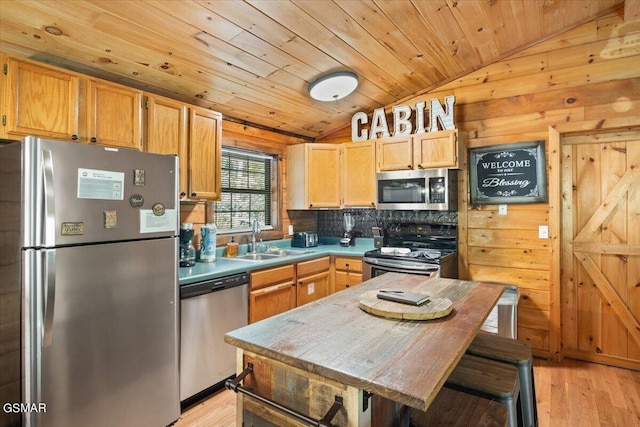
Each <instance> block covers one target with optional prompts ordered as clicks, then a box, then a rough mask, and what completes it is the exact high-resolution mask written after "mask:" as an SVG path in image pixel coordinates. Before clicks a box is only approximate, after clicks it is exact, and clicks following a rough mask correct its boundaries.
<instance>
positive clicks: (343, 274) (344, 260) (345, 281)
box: [333, 256, 362, 292]
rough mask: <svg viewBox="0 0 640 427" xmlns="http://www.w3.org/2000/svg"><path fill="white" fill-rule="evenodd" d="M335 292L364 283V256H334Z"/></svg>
mask: <svg viewBox="0 0 640 427" xmlns="http://www.w3.org/2000/svg"><path fill="white" fill-rule="evenodd" d="M333 265H334V274H335V280H334V290H333V291H334V292H339V291H342V290H344V289H347V288H349V287H351V286H354V285H357V284H359V283H362V258H360V257H338V256H336V257H334V260H333Z"/></svg>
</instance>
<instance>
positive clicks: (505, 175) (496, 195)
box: [469, 141, 547, 204]
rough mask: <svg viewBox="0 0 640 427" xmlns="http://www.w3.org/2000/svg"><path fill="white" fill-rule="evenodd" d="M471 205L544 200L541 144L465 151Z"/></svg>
mask: <svg viewBox="0 0 640 427" xmlns="http://www.w3.org/2000/svg"><path fill="white" fill-rule="evenodd" d="M469 178H470V179H469V181H470V183H471V203H472V204H508V203H540V202H546V201H547V174H546V161H545V156H544V141H527V142H518V143H514V144H504V145H492V146H490V147H480V148H470V149H469Z"/></svg>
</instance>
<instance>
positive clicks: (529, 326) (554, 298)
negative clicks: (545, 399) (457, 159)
mask: <svg viewBox="0 0 640 427" xmlns="http://www.w3.org/2000/svg"><path fill="white" fill-rule="evenodd" d="M639 26H640V21H638V20H636V21H627V22H625V21H624V11H623V9H622V8H621V9H620V10H618V11H617V12H614V13H611V14H609V15H607V16H605V17H602V18H600V19H597V20H595V21H592V22H589V23H586V24H584V25H582V26H580V27H578V28H576V29H574V30H571V31H568V32H566V33H563V34H561V35H560V36H558V37H554V38H552V39H549V40H547V41H545V42H542V43H540V44H538V45H535V46H532V47H530V48H528V49H526V50H524V51H522V52H520V53H518V54H516V55H513V56H510V57H507V58H504V59H503V60H501V61H499V62H497V63H494V64H491V65H488V66H486V67H484V68H482V69H479V70H477V71H476V72H474V73H472V74H468V75H466V76H463V77H461V78H459V79H456V80H455V81H452V82H450V83H448V84H446V85H444V86H442V87H440V88H438V89H437V91H432V92H426V93H424V94H421V95H420V96H416V97H414V98H411V99H408V100H405V101H403V102H400V103H398V104H397V105H410V106H413V105H414V104H415V103H416V102H418V101H423V100H425V101H428V100H429V99H432V98H438V99H439V100H440V102H443V99H444V97H445V96H449V95H455V97H456V101H455V124H456V126H457V127H458V128H459V129H461V130H462V131H464V132H465V133H466V135H467V144H468V147H482V146H491V145H496V144H504V143H511V142H518V141H530V140H538V139H544V140H545V141H546V143H547V146H546V149H547V163H548V166H549V165H550V161H549V159H550V158H552V157H553V156H557V155H558V154H557V153H549V140H550V139H549V134H550V127H551V128H559V129H562V132H590V131H596V130H598V129H600V128H611V129H616V128H630V127H638V126H640V114H639V113H638V111H640V42H639V41H638V34H639V33H638V27H639ZM628 33H629V34H630V35H627V36H626V37H625V35H626V34H628ZM389 107H390V106H389ZM367 113H368V114H370V113H371V112H367ZM350 132H351V130H350V129H345V130H344V131H341V132H339V133H336V134H334V135H331V136H329V137H327V138H324V139H323V141H322V142H345V141H350V139H351V134H350ZM465 169H466V170H467V171H468V169H467V168H465ZM462 175H463V176H464V177H465V178H464V181H465V182H464V185H465V186H464V187H463V188H462V189H461V191H462V192H463V193H462V199H464V202H465V203H463V204H462V205H461V207H460V212H459V226H460V228H459V231H460V257H461V260H462V268H461V277H463V278H468V279H473V280H483V281H492V282H500V283H513V284H517V285H518V286H519V287H520V291H521V299H520V304H519V308H518V337H519V339H521V340H525V341H528V342H530V343H531V345H532V347H533V349H534V352H535V354H537V355H539V356H543V357H554V358H560V357H561V336H560V334H561V332H560V329H561V328H560V292H559V277H560V274H559V269H560V265H559V263H560V262H559V254H558V253H557V252H558V248H559V241H558V239H559V237H560V236H559V234H560V230H559V224H560V218H559V217H558V216H559V215H561V213H560V211H561V209H560V206H556V205H554V204H553V202H552V199H551V198H550V202H549V203H544V204H526V205H508V213H507V215H506V216H499V215H498V206H497V205H482V206H472V205H470V204H469V198H468V184H467V183H466V180H467V177H468V172H467V173H465V174H462ZM548 177H549V187H550V189H551V188H560V183H559V182H558V181H559V174H558V172H557V171H551V170H550V169H549V168H548ZM550 195H551V193H550ZM539 225H550V237H551V238H550V239H539V238H538V226H539Z"/></svg>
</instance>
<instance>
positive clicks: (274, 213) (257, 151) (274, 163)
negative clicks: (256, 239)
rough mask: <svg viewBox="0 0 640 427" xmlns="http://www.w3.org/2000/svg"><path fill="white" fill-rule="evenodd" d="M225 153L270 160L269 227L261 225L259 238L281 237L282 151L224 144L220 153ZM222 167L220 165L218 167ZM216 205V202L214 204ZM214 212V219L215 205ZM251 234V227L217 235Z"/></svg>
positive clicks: (220, 232)
mask: <svg viewBox="0 0 640 427" xmlns="http://www.w3.org/2000/svg"><path fill="white" fill-rule="evenodd" d="M225 151H226V152H232V153H233V152H237V153H239V154H240V155H242V156H246V157H254V158H256V159H259V160H271V174H270V175H271V185H270V188H271V202H270V209H271V225H268V226H264V225H261V226H260V229H261V233H264V234H262V235H261V236H262V237H261V238H265V240H267V239H271V238H278V237H282V226H281V224H282V209H281V208H280V206H281V203H280V201H281V198H282V182H281V181H282V178H283V177H282V173H281V163H282V162H281V160H282V151H281V150H277V151H276V150H269V149H267V147H263V146H253V147H251V148H248V147H247V148H245V147H241V146H237V144H229V145H227V144H224V145H223V146H222V150H221V153H222V155H224V153H225ZM220 167H222V165H220ZM222 193H223V190H222V188H221V189H220V194H221V196H222ZM216 203H217V202H216ZM213 210H214V218H215V205H214V206H213ZM245 233H251V227H248V228H236V229H231V230H220V229H218V235H221V236H231V235H238V234H245Z"/></svg>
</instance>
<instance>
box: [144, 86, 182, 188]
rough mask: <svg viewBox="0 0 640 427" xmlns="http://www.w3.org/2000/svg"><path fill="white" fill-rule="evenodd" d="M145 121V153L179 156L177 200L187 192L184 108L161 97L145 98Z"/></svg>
mask: <svg viewBox="0 0 640 427" xmlns="http://www.w3.org/2000/svg"><path fill="white" fill-rule="evenodd" d="M145 104H146V110H147V120H146V124H147V126H146V135H145V147H144V149H145V151H147V152H149V153H157V154H176V155H178V156H179V157H180V189H179V192H180V198H181V199H183V198H186V197H187V191H188V178H187V177H188V172H189V170H188V160H189V159H188V149H187V143H188V141H187V135H188V123H189V119H188V115H187V113H188V107H187V105H186V104H184V103H182V102H179V101H175V100H173V99H169V98H164V97H162V96H156V95H149V96H147V100H146V103H145Z"/></svg>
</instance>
